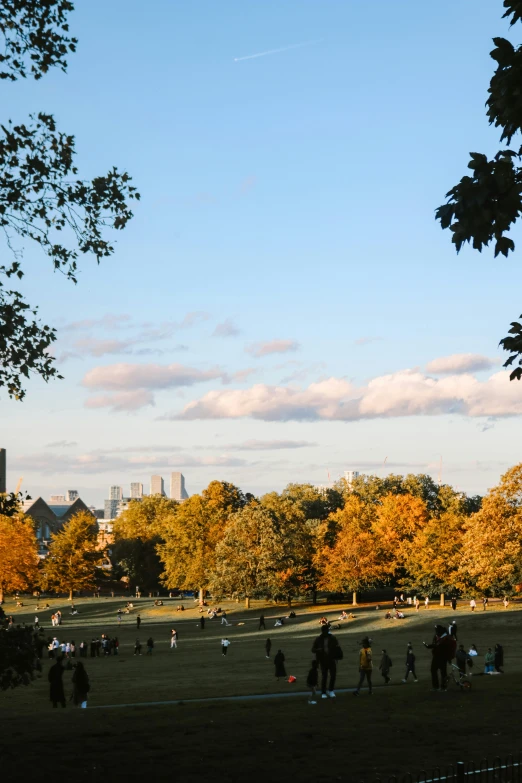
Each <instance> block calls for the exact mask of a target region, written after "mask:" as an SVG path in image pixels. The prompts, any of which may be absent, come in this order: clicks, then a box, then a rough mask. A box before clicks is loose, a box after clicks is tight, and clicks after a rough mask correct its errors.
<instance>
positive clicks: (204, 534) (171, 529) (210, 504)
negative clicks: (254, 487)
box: [157, 481, 247, 590]
mask: <svg viewBox="0 0 522 783" xmlns="http://www.w3.org/2000/svg"><path fill="white" fill-rule="evenodd" d="M246 503H247V499H246V497H245V496H244V495H243V493H242V492H241V490H240V489H238V488H237V487H235V486H234V485H233V484H229V483H228V482H225V481H212V482H211V483H210V484H209V485H208V487H207V488H206V489H205V490H203V492H202V493H201V495H192V496H191V497H190V498H188V500H185V501H183V503H181V504H180V506H179V508H178V510H177V512H176V514H175V515H173V516H172V517H171V518H170V519H169V522H168V525H167V527H166V529H165V531H164V532H163V534H162V537H163V538H164V540H165V543H164V544H159V545H158V547H157V551H158V554H159V556H160V558H161V561H162V563H163V566H164V570H163V573H162V581H163V584H165V585H166V586H167V587H169V588H183V589H189V590H192V589H195V588H199V589H201V590H206V589H207V587H208V584H209V580H210V575H211V573H212V572H213V570H214V567H215V556H216V547H217V545H218V543H219V542H220V541H221V539H222V538H223V534H224V532H225V527H226V524H227V522H228V519H229V517H230V516H231V515H232V514H233V513H235V512H236V511H239V510H241V509H242V508H244V506H245V505H246Z"/></svg>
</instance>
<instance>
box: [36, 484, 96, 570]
mask: <svg viewBox="0 0 522 783" xmlns="http://www.w3.org/2000/svg"><path fill="white" fill-rule="evenodd" d="M54 497H60V496H54ZM62 497H63V495H62ZM23 508H24V514H27V516H28V517H31V519H34V521H35V522H36V524H37V528H36V539H37V541H38V548H39V552H38V554H39V556H40V557H42V558H43V557H46V555H47V552H48V551H49V542H50V538H51V534H52V533H57V532H58V531H59V530H61V529H62V527H63V526H64V525H65V523H66V522H67V521H68V520H69V519H70V518H71V517H72V516H74V514H77V513H78V512H79V511H86V512H87V513H88V514H92V512H91V511H90V509H89V508H88V507H87V506H86V505H85V503H84V502H83V500H82V499H81V498H76V500H75V501H74V503H65V502H63V503H51V502H50V503H46V502H45V500H44V499H43V498H36V500H26V501H25V502H24V507H23ZM93 521H94V515H93Z"/></svg>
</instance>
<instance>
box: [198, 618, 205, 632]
mask: <svg viewBox="0 0 522 783" xmlns="http://www.w3.org/2000/svg"><path fill="white" fill-rule="evenodd" d="M199 627H200V628H201V630H202V631H204V630H205V618H204V617H203V615H201V617H200V618H199Z"/></svg>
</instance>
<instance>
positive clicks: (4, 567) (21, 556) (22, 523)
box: [0, 514, 39, 602]
mask: <svg viewBox="0 0 522 783" xmlns="http://www.w3.org/2000/svg"><path fill="white" fill-rule="evenodd" d="M38 563H39V559H38V546H37V542H36V536H35V533H34V527H33V524H32V521H31V520H30V519H29V518H27V517H23V516H21V515H19V516H16V517H13V516H5V515H3V514H2V515H0V602H1V601H3V599H4V593H6V592H7V593H14V592H15V591H18V590H27V589H29V588H30V587H33V586H34V585H35V584H36V583H37V581H38Z"/></svg>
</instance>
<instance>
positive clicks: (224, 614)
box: [221, 609, 230, 625]
mask: <svg viewBox="0 0 522 783" xmlns="http://www.w3.org/2000/svg"><path fill="white" fill-rule="evenodd" d="M221 625H230V623H229V622H228V620H227V613H226V612H225V610H224V609H223V613H222V615H221Z"/></svg>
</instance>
